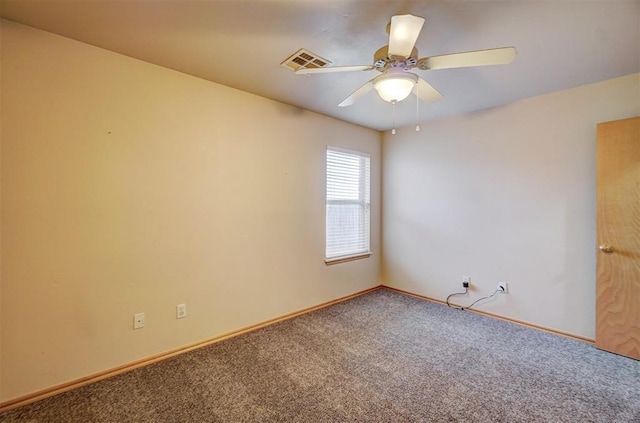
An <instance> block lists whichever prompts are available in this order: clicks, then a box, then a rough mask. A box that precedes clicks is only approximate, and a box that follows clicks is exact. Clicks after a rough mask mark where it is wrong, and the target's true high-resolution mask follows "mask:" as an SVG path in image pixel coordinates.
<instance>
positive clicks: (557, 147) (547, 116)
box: [383, 74, 640, 338]
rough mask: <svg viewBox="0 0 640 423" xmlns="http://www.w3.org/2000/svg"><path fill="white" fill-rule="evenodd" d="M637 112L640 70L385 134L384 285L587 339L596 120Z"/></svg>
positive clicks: (590, 315) (590, 308)
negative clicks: (452, 298)
mask: <svg viewBox="0 0 640 423" xmlns="http://www.w3.org/2000/svg"><path fill="white" fill-rule="evenodd" d="M639 114H640V75H638V74H636V75H630V76H626V77H622V78H617V79H613V80H610V81H604V82H601V83H597V84H592V85H587V86H583V87H579V88H575V89H571V90H566V91H560V92H556V93H552V94H548V95H543V96H540V97H535V98H530V99H527V100H524V101H520V102H517V103H514V104H510V105H507V106H504V107H499V108H495V109H490V110H485V111H481V112H477V113H473V114H468V115H463V116H457V117H453V118H450V119H443V120H440V121H434V122H431V123H429V124H426V125H423V126H422V130H421V131H420V132H418V133H416V132H414V131H412V130H411V129H404V130H402V131H399V132H398V134H397V135H395V136H392V135H390V134H388V133H387V134H385V136H384V142H383V157H384V160H383V175H384V178H383V187H384V189H383V216H384V217H383V240H384V250H383V259H384V261H383V280H384V281H385V282H386V283H387V284H389V285H392V286H395V287H398V288H401V289H405V290H409V291H412V292H415V293H418V294H422V295H426V296H430V297H433V298H438V299H441V300H444V299H445V298H446V297H447V295H448V294H450V293H452V292H459V291H461V290H462V289H461V288H462V284H461V278H462V276H463V275H470V276H471V277H472V287H473V289H472V291H471V295H470V296H468V297H459V298H456V301H457V302H459V303H460V304H463V305H468V304H470V303H471V302H472V301H473V300H474V299H477V298H480V297H481V296H484V295H488V294H491V293H492V292H493V291H494V290H495V288H496V285H497V282H498V281H507V282H508V283H509V289H510V294H508V295H506V296H500V297H499V298H497V299H496V300H495V301H493V302H491V303H488V304H484V305H482V306H481V307H479V308H480V309H482V310H485V311H489V312H492V313H496V314H499V315H503V316H507V317H511V318H515V319H519V320H524V321H527V322H530V323H534V324H538V325H542V326H545V327H549V328H553V329H556V330H560V331H564V332H568V333H571V334H575V335H580V336H584V337H588V338H593V336H594V332H595V317H594V312H595V310H594V308H595V219H596V217H595V183H596V181H595V159H596V158H595V134H596V124H597V123H598V122H602V121H610V120H616V119H622V118H627V117H631V116H635V115H639Z"/></svg>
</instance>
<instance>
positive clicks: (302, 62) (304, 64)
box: [280, 48, 331, 71]
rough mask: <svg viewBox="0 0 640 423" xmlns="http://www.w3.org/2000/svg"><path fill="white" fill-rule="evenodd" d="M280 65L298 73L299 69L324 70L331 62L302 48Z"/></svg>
mask: <svg viewBox="0 0 640 423" xmlns="http://www.w3.org/2000/svg"><path fill="white" fill-rule="evenodd" d="M280 64H281V65H282V66H286V67H288V68H290V69H292V70H294V71H297V70H299V69H314V68H324V67H325V66H329V65H330V64H331V62H330V61H329V60H327V59H323V58H322V57H320V56H318V55H317V54H315V53H312V52H310V51H309V50H306V49H303V48H301V49H300V50H298V51H296V52H295V53H293V54H292V55H291V56H289V58H288V59H287V60H285V61H284V62H282V63H280Z"/></svg>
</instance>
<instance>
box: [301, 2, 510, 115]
mask: <svg viewBox="0 0 640 423" xmlns="http://www.w3.org/2000/svg"><path fill="white" fill-rule="evenodd" d="M423 24H424V18H421V17H419V16H414V15H396V16H392V17H391V23H390V24H389V26H388V27H387V29H388V32H389V45H387V46H384V47H381V48H380V49H378V51H376V52H375V54H374V55H373V64H372V65H355V66H330V67H316V68H301V69H298V70H296V71H295V73H297V74H316V73H329V72H351V71H370V70H377V71H378V72H380V73H381V74H380V75H378V76H376V77H375V78H373V79H371V80H369V81H367V82H366V83H365V84H364V85H362V86H361V87H360V88H358V89H357V90H356V91H355V92H353V94H351V95H350V96H349V97H347V98H346V99H345V100H344V101H342V103H340V104H338V106H340V107H345V106H351V105H352V104H353V103H354V102H355V101H356V100H358V99H359V98H360V97H362V96H363V95H365V94H366V93H368V92H369V91H370V90H371V89H372V88H375V89H376V91H377V92H378V95H379V96H380V97H381V98H382V99H383V100H385V101H388V102H390V103H392V104H395V103H397V102H399V101H402V100H404V99H405V98H407V97H408V96H409V94H411V92H414V93H415V95H416V96H417V97H418V98H419V99H420V100H422V101H424V102H426V103H431V102H434V101H438V100H440V99H441V98H442V94H440V93H439V92H438V90H436V89H435V88H433V87H432V86H431V85H429V83H427V82H426V81H425V80H424V79H422V78H420V77H419V76H418V75H416V74H415V73H413V72H411V70H413V69H414V68H418V69H419V70H433V69H448V68H464V67H472V66H486V65H503V64H508V63H511V62H512V61H513V59H514V58H515V56H516V54H517V52H516V49H515V47H502V48H493V49H486V50H477V51H467V52H463V53H453V54H444V55H440V56H431V57H423V58H420V59H419V58H418V50H417V49H416V48H415V43H416V40H417V39H418V36H419V35H420V31H421V30H422V25H423Z"/></svg>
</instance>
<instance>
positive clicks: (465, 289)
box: [447, 287, 469, 310]
mask: <svg viewBox="0 0 640 423" xmlns="http://www.w3.org/2000/svg"><path fill="white" fill-rule="evenodd" d="M467 292H469V288H467V287H465V288H464V292H454V293H453V294H449V296H448V297H447V305H448V306H449V307H452V308H457V309H458V310H464V308H463V307H457V306H452V305H451V304H450V303H449V298H451V297H453V296H456V295H465V294H466V293H467Z"/></svg>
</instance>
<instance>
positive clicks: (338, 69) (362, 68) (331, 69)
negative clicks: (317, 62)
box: [295, 65, 375, 75]
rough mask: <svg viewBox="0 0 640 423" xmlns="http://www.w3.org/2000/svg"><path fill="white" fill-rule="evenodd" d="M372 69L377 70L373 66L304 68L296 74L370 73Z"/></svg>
mask: <svg viewBox="0 0 640 423" xmlns="http://www.w3.org/2000/svg"><path fill="white" fill-rule="evenodd" d="M372 69H375V68H374V66H373V65H355V66H330V67H327V68H302V69H298V70H297V71H295V73H297V74H300V75H307V74H312V73H332V72H353V71H368V70H372Z"/></svg>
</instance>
